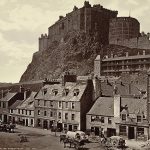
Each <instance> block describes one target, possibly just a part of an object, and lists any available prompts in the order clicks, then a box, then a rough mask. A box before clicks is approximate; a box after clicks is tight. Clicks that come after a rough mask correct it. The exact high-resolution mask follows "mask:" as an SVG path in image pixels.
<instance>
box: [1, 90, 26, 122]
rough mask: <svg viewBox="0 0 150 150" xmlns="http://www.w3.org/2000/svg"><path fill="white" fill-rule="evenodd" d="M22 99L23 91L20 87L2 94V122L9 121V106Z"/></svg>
mask: <svg viewBox="0 0 150 150" xmlns="http://www.w3.org/2000/svg"><path fill="white" fill-rule="evenodd" d="M23 100H24V91H23V90H22V88H20V91H19V92H8V93H6V94H5V95H3V96H2V98H1V99H0V120H2V122H5V123H7V122H9V121H11V117H10V116H9V112H10V107H11V106H12V105H13V104H14V103H17V102H16V101H23Z"/></svg>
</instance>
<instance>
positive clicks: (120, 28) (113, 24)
mask: <svg viewBox="0 0 150 150" xmlns="http://www.w3.org/2000/svg"><path fill="white" fill-rule="evenodd" d="M139 33H140V23H139V22H138V20H137V19H135V18H132V17H117V18H114V19H111V20H110V24H109V43H112V41H113V42H115V43H116V42H118V41H122V42H123V41H124V40H126V39H131V38H136V37H139Z"/></svg>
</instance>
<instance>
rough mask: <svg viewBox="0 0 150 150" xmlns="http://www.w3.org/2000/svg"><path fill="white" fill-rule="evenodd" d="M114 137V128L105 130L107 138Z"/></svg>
mask: <svg viewBox="0 0 150 150" xmlns="http://www.w3.org/2000/svg"><path fill="white" fill-rule="evenodd" d="M115 135H116V129H114V128H107V137H111V136H115Z"/></svg>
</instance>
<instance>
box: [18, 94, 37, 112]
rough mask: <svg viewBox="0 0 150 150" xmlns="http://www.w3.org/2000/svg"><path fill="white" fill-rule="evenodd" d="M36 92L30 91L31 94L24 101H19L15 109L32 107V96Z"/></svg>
mask: <svg viewBox="0 0 150 150" xmlns="http://www.w3.org/2000/svg"><path fill="white" fill-rule="evenodd" d="M36 93H37V92H31V95H30V96H29V97H28V98H27V99H25V100H24V101H22V103H20V105H18V106H17V109H31V110H33V109H34V97H35V95H36Z"/></svg>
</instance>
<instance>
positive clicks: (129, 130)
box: [128, 127, 135, 139]
mask: <svg viewBox="0 0 150 150" xmlns="http://www.w3.org/2000/svg"><path fill="white" fill-rule="evenodd" d="M134 135H135V134H134V127H129V128H128V138H129V139H134V138H135V136H134Z"/></svg>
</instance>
